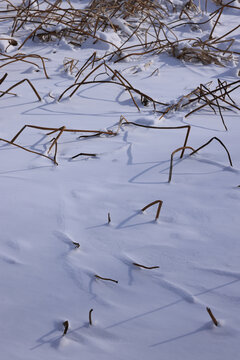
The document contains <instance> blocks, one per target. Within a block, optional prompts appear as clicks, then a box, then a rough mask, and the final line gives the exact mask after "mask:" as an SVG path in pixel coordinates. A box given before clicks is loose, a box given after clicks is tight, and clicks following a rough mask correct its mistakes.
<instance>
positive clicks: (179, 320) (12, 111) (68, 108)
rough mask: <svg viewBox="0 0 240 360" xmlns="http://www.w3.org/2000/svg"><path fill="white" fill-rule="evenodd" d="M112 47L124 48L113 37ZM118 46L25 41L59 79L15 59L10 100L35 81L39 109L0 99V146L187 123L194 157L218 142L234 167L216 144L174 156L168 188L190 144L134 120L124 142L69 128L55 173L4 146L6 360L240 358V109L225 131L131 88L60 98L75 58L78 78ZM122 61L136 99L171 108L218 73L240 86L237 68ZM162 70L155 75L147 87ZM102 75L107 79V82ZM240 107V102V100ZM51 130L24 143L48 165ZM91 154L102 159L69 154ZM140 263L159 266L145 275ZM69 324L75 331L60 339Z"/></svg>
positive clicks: (90, 88) (105, 87) (204, 114)
mask: <svg viewBox="0 0 240 360" xmlns="http://www.w3.org/2000/svg"><path fill="white" fill-rule="evenodd" d="M223 19H225V20H226V22H225V23H224V24H225V25H224V24H223V21H222V24H221V26H219V27H217V29H216V33H219V34H221V33H224V29H223V27H225V28H228V27H229V29H230V28H231V29H232V28H233V27H234V24H235V26H237V24H238V21H239V17H237V16H236V15H235V14H233V13H232V12H231V11H229V14H228V13H227V14H226V15H224V16H223ZM230 20H231V21H230ZM115 23H116V22H115ZM1 26H2V27H3V25H1V24H0V27H1ZM202 30H203V31H204V30H205V28H203V29H202ZM1 34H7V29H5V28H3V29H1ZM102 36H103V37H104V38H106V39H108V40H109V39H110V40H111V39H112V41H113V43H116V44H117V46H118V45H119V44H118V41H119V39H120V38H119V37H118V35H117V34H114V36H115V37H112V38H111V33H109V34H107V35H105V34H103V35H102ZM219 36H220V35H219ZM23 40H24V37H23V38H22V41H23ZM236 42H238V44H239V29H238V30H237V31H236ZM108 49H109V46H107V45H106V44H103V46H102V47H101V46H100V44H99V43H97V44H96V45H95V44H93V42H92V41H90V40H89V41H88V42H87V43H86V44H85V45H84V46H83V47H82V48H77V47H74V46H70V45H69V44H67V43H64V41H63V40H62V41H56V42H49V43H40V42H39V41H38V42H32V41H31V40H29V41H28V42H27V43H26V45H25V47H24V48H23V49H22V50H21V52H22V51H24V53H25V54H31V53H33V54H36V53H37V54H39V55H41V56H44V57H46V58H48V59H49V61H46V67H47V72H48V75H49V77H50V78H49V79H46V78H45V76H44V72H43V69H42V64H41V62H40V61H37V60H36V61H35V62H36V63H37V64H39V68H37V67H36V66H34V65H31V64H28V63H24V62H20V61H19V62H16V63H13V64H10V65H8V66H6V67H5V68H4V67H3V68H2V69H1V74H0V76H1V77H2V76H3V75H4V73H5V72H7V73H8V77H7V78H6V80H5V81H4V82H3V84H1V91H4V90H6V89H8V88H9V87H10V86H11V85H13V84H15V83H16V82H17V81H20V80H22V79H24V78H28V79H29V80H30V81H31V82H32V83H33V85H34V86H35V87H36V89H37V91H38V92H39V95H40V96H41V98H42V100H41V101H40V102H39V101H38V100H37V98H36V96H35V94H34V92H33V91H32V89H31V88H30V86H28V84H27V83H26V82H25V83H23V84H21V85H20V86H18V87H16V88H15V89H13V90H12V92H13V93H16V94H17V95H18V96H17V97H16V96H12V95H5V96H3V97H1V98H0V102H1V115H0V116H1V120H0V132H1V135H0V137H1V138H3V139H7V140H9V141H10V140H11V139H12V138H13V136H14V135H15V134H16V133H17V132H18V131H19V130H20V129H21V128H22V127H23V126H24V125H26V124H28V125H36V126H43V127H56V128H60V127H62V126H66V128H67V129H82V130H86V129H87V130H102V131H106V129H108V130H113V131H116V130H117V128H118V122H119V119H120V116H121V115H123V116H124V117H125V118H126V119H127V120H128V121H130V122H137V123H139V124H145V125H146V124H147V125H151V126H182V125H191V133H190V137H189V141H188V145H189V146H191V147H193V148H198V147H199V146H201V145H202V144H204V143H206V142H207V141H208V140H209V139H210V138H212V137H215V136H216V137H218V138H219V139H220V140H221V141H222V142H223V143H224V144H225V145H226V147H227V148H228V150H229V152H230V154H231V158H232V161H233V167H231V166H230V165H229V162H228V158H227V154H226V152H225V151H224V149H223V148H222V147H221V146H220V144H219V143H217V142H214V141H213V142H212V143H211V144H210V145H208V146H207V147H206V148H204V149H202V150H200V151H199V152H198V153H197V154H195V155H193V156H191V157H189V156H188V154H189V152H190V151H189V150H186V152H185V155H184V157H183V159H179V155H178V154H179V153H178V154H176V155H175V157H174V166H173V176H172V181H171V183H168V176H169V166H170V157H171V153H172V152H173V151H174V150H175V149H177V148H179V147H181V146H182V145H183V142H184V137H185V134H186V132H185V130H184V129H182V130H174V131H173V130H155V129H149V128H142V127H136V126H134V125H128V126H127V125H124V126H121V128H120V131H119V133H118V135H117V136H104V135H102V136H101V137H92V138H79V136H80V135H86V134H85V133H68V132H64V133H63V135H62V136H61V137H60V139H59V141H58V153H57V162H58V166H57V165H55V164H54V163H53V162H51V160H49V159H46V158H44V157H41V156H38V155H36V154H33V153H29V152H26V151H24V150H22V149H20V148H17V147H14V146H12V145H10V144H7V143H4V142H1V143H0V164H1V166H0V194H1V207H0V219H1V234H0V273H1V278H0V285H1V297H0V320H1V321H0V328H1V331H0V333H1V336H0V349H1V359H5V360H43V359H49V360H50V359H51V360H55V359H57V360H60V359H71V360H77V359H80V358H81V359H85V360H95V359H98V360H110V359H111V360H112V359H114V360H115V359H116V360H125V359H129V360H137V359H138V360H142V359H151V360H155V359H156V360H157V359H164V360H176V359H185V360H188V359H189V360H190V359H194V360H200V359H204V360H206V359H211V360H223V359H224V360H225V359H237V358H238V356H239V355H238V354H239V350H240V329H239V323H240V312H239V306H240V268H239V254H240V241H239V239H240V238H239V233H240V223H239V212H240V188H239V187H238V185H239V184H240V176H239V175H240V148H239V135H240V118H239V113H238V112H237V110H236V111H226V112H224V114H223V115H224V120H225V122H226V125H227V127H228V131H225V129H224V127H223V124H222V122H221V119H220V116H219V115H218V114H217V115H215V114H214V113H213V112H212V111H210V109H209V108H208V109H206V110H202V111H200V112H197V113H195V114H193V115H192V116H190V117H188V118H185V117H184V115H185V113H184V112H183V111H178V112H175V113H171V115H168V116H166V117H165V118H163V119H162V120H159V116H160V114H159V113H156V112H154V111H153V109H152V107H151V105H149V106H147V107H144V106H143V105H142V104H141V103H140V97H139V96H138V95H137V94H134V97H135V99H136V102H137V104H138V105H139V106H140V109H141V111H140V112H138V110H137V109H136V107H135V106H134V104H133V102H132V100H131V98H130V97H129V94H128V93H127V92H126V91H123V89H122V88H120V87H118V86H115V85H111V84H108V83H106V84H89V85H84V86H82V87H80V88H79V90H78V91H77V92H76V93H75V95H74V96H72V98H71V99H69V98H68V97H67V96H65V97H64V98H63V99H62V100H61V101H59V102H58V101H57V98H58V96H59V95H60V94H61V93H62V92H63V91H64V90H65V89H66V88H67V87H68V86H70V85H71V84H73V82H74V77H73V75H71V74H70V73H68V72H65V71H64V68H63V61H64V59H65V58H67V57H68V58H73V59H76V60H78V64H77V66H78V68H80V67H81V66H82V65H83V64H84V62H85V61H86V59H87V58H88V57H89V56H90V55H91V54H92V52H93V51H95V50H96V51H98V53H101V54H104V52H105V51H106V50H108ZM238 50H239V49H238ZM15 51H17V50H15ZM13 53H14V52H13V51H12V50H11V55H12V54H13ZM128 60H129V59H128ZM146 64H147V65H146ZM111 66H112V68H114V69H115V68H116V69H118V70H119V71H120V72H121V73H122V74H123V75H124V76H126V78H127V79H128V80H129V81H130V82H131V84H133V86H134V87H135V88H137V89H140V90H141V91H143V92H144V93H146V94H148V95H150V96H151V97H152V98H154V99H156V100H158V101H162V102H169V103H170V102H171V101H176V99H178V98H179V97H180V96H182V95H183V94H187V93H189V92H190V91H192V90H193V89H194V88H196V87H197V86H198V85H199V84H200V83H203V84H205V83H207V82H209V81H213V85H215V86H216V85H217V79H218V78H219V79H221V80H222V81H223V80H226V81H228V82H232V81H234V80H238V79H239V77H237V72H238V68H239V66H238V63H237V62H235V63H234V62H233V63H232V64H231V65H229V66H226V67H220V66H217V65H202V64H191V63H183V62H181V61H180V60H177V59H174V58H172V57H171V56H170V55H169V56H168V55H166V54H162V55H161V56H159V55H153V56H151V55H150V56H147V55H146V56H145V57H144V56H143V57H141V59H140V58H133V59H131V60H129V61H128V62H119V63H116V64H114V63H112V65H111ZM156 69H157V72H156V73H157V74H158V76H151V74H152V73H153V72H154V71H155V70H156ZM88 71H90V70H86V71H85V72H84V76H86V75H87V73H88ZM99 73H101V71H99ZM105 78H106V74H105V75H104V74H101V75H99V77H98V78H97V79H99V80H101V79H102V80H103V79H105ZM81 79H83V76H82V77H81V78H80V80H79V81H81ZM233 98H234V99H235V101H236V102H237V101H238V100H239V91H238V92H236V93H235V95H233ZM238 104H239V102H238ZM188 111H189V109H188ZM46 134H47V132H46V131H43V130H40V129H33V128H26V129H25V130H24V131H23V132H22V133H21V135H20V136H19V137H18V139H17V140H16V144H18V145H21V146H24V147H26V148H28V149H31V150H33V151H37V152H40V153H42V154H45V155H47V150H48V148H49V146H50V144H51V143H50V140H51V139H52V138H53V137H54V136H56V135H55V134H53V135H46ZM81 152H82V153H90V154H96V156H95V157H93V156H79V157H77V158H75V159H71V157H72V156H74V155H76V154H78V153H81ZM53 153H54V150H52V151H51V153H50V154H49V156H51V157H52V156H53ZM155 200H162V201H163V205H162V209H161V212H160V216H159V219H158V220H157V221H155V220H154V219H155V214H156V209H157V205H154V206H152V207H150V208H149V209H147V210H146V211H145V212H144V213H142V212H141V209H142V208H143V207H144V206H146V205H147V204H149V203H151V202H152V201H155ZM108 213H110V216H111V222H110V223H109V224H108ZM72 242H77V243H79V244H80V247H79V248H75V246H74V245H73V243H72ZM133 263H138V264H144V265H145V266H150V267H151V266H159V268H156V269H152V270H148V269H144V268H139V267H137V266H135V265H133ZM95 275H99V276H102V277H105V278H111V279H114V280H117V281H118V283H115V282H110V281H104V280H101V279H97V278H96V277H95ZM206 307H210V308H211V310H212V312H213V314H214V315H215V317H216V318H217V320H218V321H219V326H218V327H216V326H214V324H213V323H212V321H211V319H210V317H209V315H208V313H207V311H206ZM90 309H93V312H92V325H89V311H90ZM66 320H68V322H69V330H68V332H67V334H66V335H65V336H62V334H63V330H64V327H63V322H64V321H66Z"/></svg>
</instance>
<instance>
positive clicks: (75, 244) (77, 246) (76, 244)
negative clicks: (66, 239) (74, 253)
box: [72, 241, 80, 249]
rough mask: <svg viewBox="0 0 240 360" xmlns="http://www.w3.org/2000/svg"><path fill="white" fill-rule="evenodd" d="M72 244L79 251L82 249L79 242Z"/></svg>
mask: <svg viewBox="0 0 240 360" xmlns="http://www.w3.org/2000/svg"><path fill="white" fill-rule="evenodd" d="M72 243H73V245H74V246H75V248H76V249H78V248H79V247H80V244H79V243H78V242H75V241H72Z"/></svg>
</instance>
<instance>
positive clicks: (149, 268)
mask: <svg viewBox="0 0 240 360" xmlns="http://www.w3.org/2000/svg"><path fill="white" fill-rule="evenodd" d="M133 265H135V266H138V267H140V268H143V269H148V270H152V269H159V266H145V265H140V264H138V263H133Z"/></svg>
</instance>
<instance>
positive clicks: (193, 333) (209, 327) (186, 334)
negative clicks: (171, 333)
mask: <svg viewBox="0 0 240 360" xmlns="http://www.w3.org/2000/svg"><path fill="white" fill-rule="evenodd" d="M213 326H214V325H213V323H212V322H208V323H206V324H204V325H203V326H200V327H199V328H197V329H196V330H193V331H190V332H187V333H185V334H182V335H178V336H175V337H173V338H170V339H167V340H163V341H160V342H158V343H156V344H153V345H150V347H155V346H159V345H163V344H167V343H169V342H172V341H177V340H180V339H182V338H185V337H187V336H191V335H195V334H198V333H199V332H201V331H208V330H211V329H212V328H213Z"/></svg>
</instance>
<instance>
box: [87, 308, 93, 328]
mask: <svg viewBox="0 0 240 360" xmlns="http://www.w3.org/2000/svg"><path fill="white" fill-rule="evenodd" d="M92 312H93V309H91V310H90V311H89V314H88V317H89V325H92Z"/></svg>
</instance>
